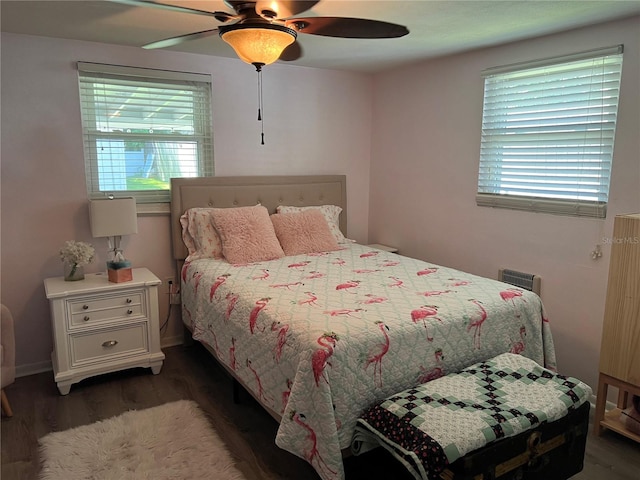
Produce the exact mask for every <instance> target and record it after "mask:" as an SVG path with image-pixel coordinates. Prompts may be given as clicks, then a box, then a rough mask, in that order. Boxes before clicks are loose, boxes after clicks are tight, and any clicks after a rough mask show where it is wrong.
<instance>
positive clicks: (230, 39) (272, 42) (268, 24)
mask: <svg viewBox="0 0 640 480" xmlns="http://www.w3.org/2000/svg"><path fill="white" fill-rule="evenodd" d="M111 1H113V2H116V3H123V4H127V5H133V6H144V7H152V8H158V9H163V10H169V11H174V12H182V13H193V14H196V15H205V16H209V17H213V18H215V19H216V20H217V21H218V22H220V23H221V24H222V25H220V26H219V27H218V28H212V29H210V30H204V31H201V32H194V33H187V34H185V35H179V36H177V37H171V38H166V39H164V40H159V41H157V42H153V43H149V44H147V45H144V46H143V48H149V49H152V48H164V47H170V46H173V45H178V44H180V43H182V42H186V41H189V40H195V39H200V38H206V37H210V36H213V35H219V36H220V37H221V38H222V39H223V40H224V41H225V42H227V43H228V44H229V45H231V47H232V48H233V49H234V50H235V52H236V54H237V55H238V57H240V59H241V60H243V61H245V62H246V63H249V64H252V65H254V66H255V67H256V69H257V70H258V71H260V70H261V68H262V67H263V66H264V65H269V64H270V63H273V62H275V61H276V60H278V59H279V60H285V61H291V60H296V59H298V58H300V57H301V56H302V49H301V47H300V45H299V44H298V42H297V41H296V38H297V36H298V33H305V34H310V35H321V36H326V37H340V38H396V37H402V36H404V35H407V34H408V33H409V30H408V29H407V28H406V27H405V26H403V25H397V24H394V23H389V22H383V21H379V20H368V19H364V18H347V17H296V15H299V14H301V13H303V12H305V11H307V10H309V9H311V8H313V7H314V6H315V5H316V4H317V3H319V0H315V1H313V0H310V1H304V0H257V1H254V2H251V1H245V0H224V3H225V4H226V5H227V6H229V7H230V8H232V9H233V10H234V11H235V13H228V12H222V11H216V12H210V11H207V10H199V9H195V8H188V7H182V6H178V5H170V4H166V3H157V2H152V1H148V0H111Z"/></svg>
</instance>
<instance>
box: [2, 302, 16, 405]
mask: <svg viewBox="0 0 640 480" xmlns="http://www.w3.org/2000/svg"><path fill="white" fill-rule="evenodd" d="M0 308H1V310H2V311H1V313H0V320H1V322H0V362H1V363H2V371H1V373H0V380H1V381H2V382H1V383H2V402H1V403H2V412H3V413H4V414H5V415H6V416H7V417H12V416H13V411H11V405H10V404H9V399H8V398H7V395H6V394H5V393H4V387H6V386H7V385H10V384H11V383H13V381H14V380H15V379H16V342H15V338H14V334H13V316H12V315H11V312H10V311H9V309H8V308H7V307H5V306H4V305H0Z"/></svg>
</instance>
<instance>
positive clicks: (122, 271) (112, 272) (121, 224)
mask: <svg viewBox="0 0 640 480" xmlns="http://www.w3.org/2000/svg"><path fill="white" fill-rule="evenodd" d="M89 217H90V221H91V234H92V235H93V236H94V237H107V238H108V241H109V257H108V260H107V273H108V276H109V281H110V282H112V283H120V282H128V281H130V280H132V279H133V274H132V271H131V262H130V261H129V260H127V259H126V258H125V256H124V254H123V253H122V249H121V248H120V240H121V238H122V235H131V234H132V233H138V216H137V210H136V200H135V198H132V197H126V198H105V199H100V200H90V201H89Z"/></svg>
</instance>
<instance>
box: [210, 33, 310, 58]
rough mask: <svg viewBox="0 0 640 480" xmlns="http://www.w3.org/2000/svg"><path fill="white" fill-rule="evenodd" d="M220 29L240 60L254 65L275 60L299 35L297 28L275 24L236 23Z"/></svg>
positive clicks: (222, 36)
mask: <svg viewBox="0 0 640 480" xmlns="http://www.w3.org/2000/svg"><path fill="white" fill-rule="evenodd" d="M219 30H220V37H221V38H222V40H224V41H225V42H227V43H228V44H229V45H231V47H233V49H234V50H235V52H236V54H237V55H238V57H240V60H242V61H244V62H247V63H250V64H252V65H256V64H257V65H269V64H270V63H273V62H275V61H276V60H278V58H280V55H282V52H283V51H284V49H285V48H287V47H288V46H289V45H291V44H292V43H293V42H294V41H295V39H296V37H297V33H296V31H295V30H293V29H291V28H288V27H285V26H283V25H273V24H264V25H262V24H260V25H251V24H236V25H229V26H221V27H219Z"/></svg>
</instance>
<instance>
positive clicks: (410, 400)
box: [355, 353, 591, 480]
mask: <svg viewBox="0 0 640 480" xmlns="http://www.w3.org/2000/svg"><path fill="white" fill-rule="evenodd" d="M590 395H591V388H590V387H589V386H588V385H587V384H585V383H583V382H581V381H580V380H577V379H575V378H571V377H565V376H563V375H558V374H557V373H554V372H552V371H551V370H547V369H545V368H543V367H541V366H539V365H538V364H537V363H536V362H534V361H533V360H530V359H528V358H525V357H523V356H521V355H515V354H512V353H504V354H502V355H498V356H497V357H495V358H493V359H491V360H488V361H486V362H481V363H477V364H475V365H472V366H471V367H469V368H466V369H464V370H462V371H460V372H458V373H453V374H450V375H447V376H445V377H442V378H439V379H436V380H433V381H431V382H428V383H425V384H422V385H418V386H416V387H414V388H410V389H407V390H404V391H402V392H400V393H398V394H395V395H392V396H390V397H388V398H387V399H385V400H383V401H382V402H380V403H379V404H376V405H374V406H373V407H371V408H369V409H368V410H367V411H366V412H365V413H364V414H363V415H362V416H361V417H360V419H359V420H358V425H357V427H356V436H355V438H358V439H359V441H362V439H365V441H369V442H370V441H372V440H375V441H377V442H378V443H380V444H381V445H382V446H383V447H385V448H387V449H388V450H389V451H390V452H391V453H392V454H393V455H394V456H395V457H396V458H398V459H399V460H400V461H401V462H402V463H404V465H405V466H406V467H407V469H408V470H409V471H410V472H411V473H412V474H413V475H414V476H415V477H416V478H419V479H425V480H427V479H435V478H438V475H439V474H440V472H442V471H443V470H444V469H445V468H446V467H447V465H449V464H451V463H453V462H454V461H455V460H457V459H458V458H460V457H463V456H464V455H466V454H467V453H469V452H472V451H474V450H477V449H479V448H481V447H483V446H485V445H487V444H489V443H492V442H495V441H497V440H500V439H502V438H506V437H511V436H514V435H517V434H519V433H522V432H524V431H526V430H529V429H533V428H536V427H537V426H538V425H540V424H542V423H545V422H549V423H550V422H554V421H556V420H558V419H560V418H562V417H564V416H565V415H567V414H568V413H569V412H570V411H573V410H575V409H576V408H577V407H579V406H580V405H582V404H583V403H584V402H586V401H587V400H588V399H589V397H590Z"/></svg>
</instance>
